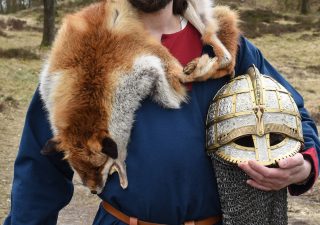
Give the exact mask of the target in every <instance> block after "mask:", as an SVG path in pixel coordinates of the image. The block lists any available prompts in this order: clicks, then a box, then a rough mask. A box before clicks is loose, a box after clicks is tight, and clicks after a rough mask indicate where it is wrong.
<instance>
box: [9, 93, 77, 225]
mask: <svg viewBox="0 0 320 225" xmlns="http://www.w3.org/2000/svg"><path fill="white" fill-rule="evenodd" d="M51 136H52V134H51V131H50V126H49V123H48V120H47V114H46V112H45V110H44V107H43V104H42V101H41V99H40V96H39V91H38V90H37V91H36V93H35V94H34V96H33V99H32V102H31V104H30V106H29V109H28V112H27V116H26V120H25V125H24V129H23V134H22V138H21V143H20V148H19V152H18V156H17V158H16V161H15V165H14V178H13V185H12V193H11V210H10V213H9V215H8V217H7V218H6V220H5V222H4V225H9V224H14V225H20V224H21V225H22V224H23V225H31V224H32V225H51V224H56V223H57V218H58V212H59V210H60V209H62V208H63V207H64V206H65V205H67V204H68V203H69V202H70V199H71V197H72V194H73V185H72V181H71V180H72V176H73V172H72V170H71V168H70V167H69V165H68V164H67V162H66V161H63V160H62V157H63V156H62V155H61V154H59V153H54V154H52V155H49V156H43V155H41V153H40V151H41V149H42V147H43V146H44V144H45V143H46V141H47V140H48V139H49V138H51Z"/></svg>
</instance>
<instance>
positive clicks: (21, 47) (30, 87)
mask: <svg viewBox="0 0 320 225" xmlns="http://www.w3.org/2000/svg"><path fill="white" fill-rule="evenodd" d="M92 2H93V1H92V0H43V1H40V0H0V223H1V224H2V223H3V220H4V218H5V216H6V215H7V213H8V211H9V209H10V190H11V182H12V177H13V164H14V159H15V157H16V154H17V149H18V146H19V141H20V137H21V130H22V127H23V123H24V118H25V113H26V109H27V107H28V104H29V102H30V99H31V97H32V95H33V93H34V90H35V89H36V87H37V83H38V76H39V71H40V69H41V65H42V63H43V60H44V59H45V57H46V56H47V54H48V51H49V50H50V45H51V43H52V41H53V40H54V35H55V33H56V31H57V29H58V28H59V26H60V24H61V19H62V18H63V16H64V15H65V14H67V13H70V12H74V11H76V10H78V9H80V8H82V7H84V6H85V5H88V4H90V3H92ZM216 3H217V4H226V5H229V6H230V7H231V8H233V9H236V10H238V11H239V13H240V15H241V20H242V23H241V27H242V30H243V33H244V35H245V36H246V37H248V38H249V39H250V40H251V41H252V42H253V43H254V44H256V45H257V46H258V47H259V48H260V49H261V50H262V52H263V53H264V55H265V56H266V58H267V59H269V61H270V62H271V63H272V65H274V66H275V67H276V68H277V69H278V70H279V71H280V72H281V73H282V74H283V75H284V76H285V77H286V78H287V79H288V80H289V81H290V82H291V83H292V85H293V86H294V87H295V88H296V89H297V90H298V91H299V92H300V93H301V94H302V95H303V97H304V98H305V105H306V107H307V108H308V109H309V111H310V114H311V116H312V117H313V118H314V120H315V121H316V122H317V123H318V124H319V122H320V88H319V87H320V79H319V78H320V74H319V73H320V72H319V71H320V0H219V1H216ZM98 204H99V200H98V199H97V198H96V197H95V196H92V195H91V194H89V193H88V191H87V190H86V189H85V188H83V187H82V186H81V185H80V182H79V181H78V179H77V178H76V179H75V195H74V197H73V199H72V202H71V204H69V205H68V206H67V207H66V208H65V209H64V210H62V212H61V213H60V216H59V224H68V225H69V224H72V225H73V224H74V225H80V224H81V225H85V224H91V222H92V220H93V217H94V214H95V212H96V209H97V208H98ZM289 218H290V224H291V225H319V224H320V184H319V182H318V184H317V185H316V186H315V188H314V189H313V191H312V192H308V193H306V194H304V195H303V196H300V197H290V198H289Z"/></svg>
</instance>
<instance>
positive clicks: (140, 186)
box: [4, 37, 320, 225]
mask: <svg viewBox="0 0 320 225" xmlns="http://www.w3.org/2000/svg"><path fill="white" fill-rule="evenodd" d="M239 45H240V48H239V52H238V58H237V65H236V74H244V73H245V72H246V71H247V69H248V68H249V66H250V65H252V64H255V65H256V66H257V68H258V69H259V70H260V71H261V72H262V73H264V74H269V75H271V76H272V77H274V78H275V79H276V80H278V81H279V82H280V83H281V84H282V85H283V86H285V87H286V88H287V89H288V90H289V91H290V92H291V93H292V95H293V97H294V99H295V101H296V103H297V105H298V107H299V110H300V113H301V116H302V121H303V122H302V124H303V132H304V138H305V148H306V149H308V148H311V147H314V148H315V149H316V150H317V151H318V153H319V149H320V144H319V139H318V134H317V131H316V127H315V124H314V122H313V121H312V120H311V119H310V117H309V115H308V113H307V111H306V110H305V109H304V106H303V99H302V97H301V96H300V95H299V94H298V93H297V92H296V91H295V90H294V89H293V88H292V86H291V85H290V84H288V83H287V82H286V81H285V80H284V78H283V77H282V76H281V75H280V74H279V73H278V72H277V71H276V70H275V69H274V68H273V67H272V66H271V65H270V64H269V63H268V62H267V61H266V60H265V59H264V57H263V56H262V54H261V52H260V51H259V50H258V49H257V48H256V47H255V46H253V45H252V44H251V43H250V42H249V41H248V40H246V39H245V38H243V37H241V38H240V41H239ZM204 52H206V53H209V54H210V55H212V54H213V53H212V52H211V51H210V48H204ZM227 81H228V78H221V79H218V80H210V81H207V82H202V83H194V84H193V86H192V90H191V91H190V92H189V103H188V104H183V105H182V107H181V109H179V110H168V109H163V108H161V107H160V106H159V105H157V104H156V103H154V102H152V101H151V100H150V99H146V100H145V101H144V102H143V103H142V105H141V107H140V108H139V110H138V111H137V113H136V121H135V124H134V128H133V130H132V135H131V138H130V143H129V146H128V157H127V161H126V163H127V172H128V181H129V186H128V188H127V189H126V190H122V189H121V187H120V185H119V179H118V175H117V174H114V175H112V176H110V178H109V179H108V182H107V184H106V186H105V189H104V191H103V192H102V194H101V195H100V197H101V198H102V199H104V200H107V201H108V202H109V203H111V204H112V205H113V206H114V207H116V208H118V209H119V210H121V211H122V212H124V213H126V214H127V215H130V216H135V217H138V218H139V219H141V220H145V221H149V222H157V223H166V224H181V223H182V222H184V221H186V220H199V219H203V218H207V217H209V216H213V215H217V214H221V209H220V203H219V198H218V192H217V185H216V181H215V177H214V171H213V168H212V166H211V162H210V160H209V158H208V157H207V156H206V154H205V118H206V113H207V109H208V106H209V103H210V101H211V99H212V98H213V96H214V95H215V93H216V92H217V91H218V90H219V89H220V88H221V87H222V85H224V84H225V83H226V82H227ZM51 137H52V133H51V132H50V127H49V123H48V120H47V114H46V112H45V111H44V107H43V103H42V102H41V100H40V96H39V92H38V90H37V91H36V93H35V95H34V97H33V99H32V102H31V105H30V107H29V110H28V113H27V117H26V123H25V127H24V131H23V135H22V140H21V145H20V149H19V153H18V156H17V160H16V162H15V170H14V181H13V187H12V207H11V212H10V214H9V216H8V217H7V218H6V220H5V223H4V224H5V225H9V224H15V225H20V224H21V225H31V224H33V225H49V224H50V225H51V224H56V220H57V217H58V212H59V210H60V209H61V208H63V207H64V206H65V205H66V204H68V202H69V201H70V199H71V197H72V194H73V185H72V181H71V180H72V175H73V173H72V171H71V169H70V168H69V166H68V164H67V163H66V162H65V161H62V160H61V158H62V156H61V154H59V153H56V154H53V155H50V156H43V155H41V154H40V150H41V148H42V147H43V146H44V144H45V143H46V141H47V140H48V139H49V138H51ZM79 208H81V206H79ZM94 224H104V225H108V224H121V225H122V224H123V223H121V222H119V221H118V220H117V219H116V218H114V217H112V216H111V215H108V214H107V213H106V212H105V211H104V209H103V208H102V207H100V208H99V211H98V213H97V216H96V218H95V221H94Z"/></svg>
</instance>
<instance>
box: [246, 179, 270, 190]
mask: <svg viewBox="0 0 320 225" xmlns="http://www.w3.org/2000/svg"><path fill="white" fill-rule="evenodd" d="M247 184H248V185H250V186H251V187H254V188H256V189H259V190H262V191H271V190H272V188H270V187H267V186H265V185H263V184H260V183H258V182H256V181H254V180H247Z"/></svg>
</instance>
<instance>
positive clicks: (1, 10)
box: [0, 0, 4, 13]
mask: <svg viewBox="0 0 320 225" xmlns="http://www.w3.org/2000/svg"><path fill="white" fill-rule="evenodd" d="M0 13H4V9H3V5H2V0H0Z"/></svg>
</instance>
